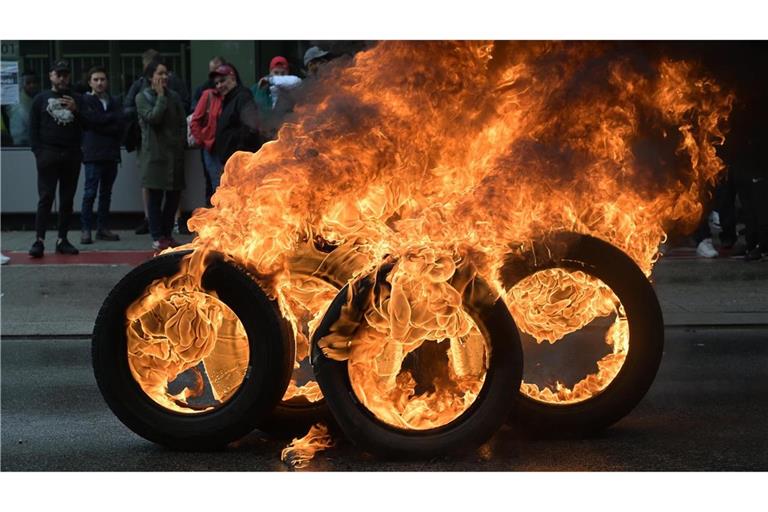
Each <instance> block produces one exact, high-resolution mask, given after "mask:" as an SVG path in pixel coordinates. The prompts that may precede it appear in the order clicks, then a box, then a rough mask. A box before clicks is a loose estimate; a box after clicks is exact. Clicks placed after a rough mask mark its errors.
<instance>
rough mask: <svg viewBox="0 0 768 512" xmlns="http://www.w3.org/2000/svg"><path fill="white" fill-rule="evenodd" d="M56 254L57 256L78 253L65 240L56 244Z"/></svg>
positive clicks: (78, 252) (75, 248)
mask: <svg viewBox="0 0 768 512" xmlns="http://www.w3.org/2000/svg"><path fill="white" fill-rule="evenodd" d="M56 252H57V253H59V254H72V255H75V254H80V251H78V250H77V247H75V246H74V245H72V244H71V243H69V240H67V239H66V238H64V239H61V240H58V241H57V242H56Z"/></svg>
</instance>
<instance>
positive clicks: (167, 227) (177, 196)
mask: <svg viewBox="0 0 768 512" xmlns="http://www.w3.org/2000/svg"><path fill="white" fill-rule="evenodd" d="M147 193H148V195H149V200H148V201H147V211H148V213H149V219H148V220H149V234H150V235H152V240H160V239H161V238H171V232H172V231H173V224H174V220H175V218H176V210H177V209H178V207H179V201H180V200H181V191H180V190H160V189H156V188H148V189H147ZM163 197H165V202H163Z"/></svg>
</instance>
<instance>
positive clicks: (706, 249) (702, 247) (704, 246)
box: [696, 238, 719, 258]
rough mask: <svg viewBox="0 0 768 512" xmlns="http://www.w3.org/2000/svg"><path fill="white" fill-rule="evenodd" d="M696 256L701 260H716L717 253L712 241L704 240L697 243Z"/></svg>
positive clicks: (709, 239)
mask: <svg viewBox="0 0 768 512" xmlns="http://www.w3.org/2000/svg"><path fill="white" fill-rule="evenodd" d="M696 254H697V255H698V256H701V257H702V258H717V256H718V254H719V253H718V252H717V250H716V249H715V248H714V247H713V246H712V239H711V238H705V239H704V240H702V241H701V242H699V245H698V247H696Z"/></svg>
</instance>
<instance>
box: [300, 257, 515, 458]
mask: <svg viewBox="0 0 768 512" xmlns="http://www.w3.org/2000/svg"><path fill="white" fill-rule="evenodd" d="M391 268H392V267H391V266H386V265H385V266H383V267H381V268H380V270H379V271H378V272H377V273H376V274H375V275H374V274H372V275H368V276H366V277H364V278H362V279H359V280H357V281H355V282H353V283H351V284H348V285H346V286H344V288H342V290H341V291H340V292H339V294H338V295H337V296H336V298H335V299H334V301H333V303H332V304H331V305H330V307H329V308H328V311H327V312H326V314H325V316H324V317H323V320H322V322H321V324H320V326H319V327H318V329H317V330H316V331H315V334H314V336H313V338H312V364H313V367H314V369H315V376H316V378H317V381H318V383H319V384H320V388H321V389H322V391H323V394H324V396H325V399H326V402H327V403H328V407H329V408H330V410H331V412H332V413H333V416H334V418H335V420H336V422H337V423H338V425H339V427H340V428H341V430H342V431H343V432H344V434H345V435H346V437H347V438H348V439H350V440H351V441H352V442H353V443H355V444H356V445H358V446H359V447H360V448H362V449H364V450H367V451H370V452H372V453H376V454H378V455H380V456H383V457H387V458H424V457H433V456H437V455H442V454H445V453H450V452H456V451H463V450H468V449H472V448H474V447H476V446H477V445H479V444H481V443H483V442H484V441H486V440H487V439H488V438H489V437H490V436H491V435H493V433H494V432H495V431H496V430H497V429H498V428H499V427H500V426H501V424H502V423H503V422H504V421H505V418H506V417H507V416H508V415H509V413H510V410H511V408H512V406H513V405H514V400H510V393H509V390H510V389H511V388H512V389H515V388H517V387H519V385H520V379H521V372H522V352H521V349H520V341H519V337H518V332H517V328H516V326H515V323H514V320H513V319H512V316H511V315H510V314H509V311H508V309H507V308H506V306H505V305H504V303H503V301H502V300H501V299H498V300H497V299H494V297H493V294H492V293H491V290H490V289H489V287H488V286H487V285H486V284H485V283H483V282H482V281H481V280H480V279H479V278H475V279H474V280H473V281H471V282H470V284H469V285H468V286H466V287H463V286H455V285H454V287H455V289H456V290H457V291H458V290H463V291H462V292H461V297H462V299H463V300H462V301H461V308H462V310H463V311H464V313H465V314H466V315H467V316H468V317H470V318H471V321H472V322H473V324H474V326H473V327H472V330H471V331H470V334H469V335H468V336H467V337H466V338H464V339H462V340H461V344H459V343H456V344H454V341H455V340H453V339H450V340H448V339H444V340H442V341H434V342H429V341H424V342H423V344H422V345H421V346H420V347H419V348H418V349H417V350H414V351H412V352H409V353H408V355H407V356H405V357H403V356H402V354H401V357H400V361H401V365H402V366H401V367H402V368H405V367H408V368H409V370H408V372H407V375H406V374H405V373H403V372H401V373H399V374H397V375H395V374H394V373H393V374H390V375H389V376H388V377H385V378H391V381H392V382H395V381H396V382H397V383H398V385H399V384H403V383H404V382H407V381H409V379H410V380H412V381H413V383H415V385H416V387H415V388H413V390H415V393H416V395H414V394H413V393H412V394H411V395H410V398H413V399H414V400H417V399H418V400H421V398H422V397H428V396H432V395H430V392H429V391H427V392H423V393H422V392H421V391H419V387H418V386H419V385H420V384H419V383H418V382H417V381H419V380H420V377H423V378H424V379H423V380H424V381H426V382H427V383H432V384H433V385H434V386H435V390H434V395H437V394H438V393H437V385H438V383H439V382H441V380H442V381H444V380H445V377H446V371H442V370H441V368H445V367H446V365H443V364H442V363H446V362H448V361H450V363H451V365H450V368H452V369H451V370H450V372H451V373H453V372H455V368H456V366H457V362H456V361H457V358H460V357H461V356H460V355H459V354H457V353H456V352H455V351H454V349H455V348H461V346H465V347H472V346H474V347H478V346H481V345H482V344H485V345H486V346H487V349H488V350H486V351H481V352H478V351H475V352H474V355H477V354H478V353H482V354H483V355H482V357H481V358H480V359H479V360H480V361H481V362H482V363H483V365H484V367H483V372H482V379H481V381H477V382H480V384H479V385H478V386H477V387H476V388H473V390H474V393H472V394H471V395H469V396H470V397H471V398H470V400H469V404H470V405H468V406H466V405H464V406H463V407H460V408H459V409H458V412H457V413H455V414H452V415H450V416H447V417H446V419H447V421H446V422H442V423H435V424H434V425H436V426H430V424H429V422H426V423H424V424H425V425H427V426H426V427H424V426H420V427H414V428H410V427H407V426H404V424H400V425H398V424H397V421H395V420H393V419H392V418H388V417H385V416H382V415H381V414H379V413H378V412H377V413H376V414H375V413H374V412H373V411H372V409H369V406H368V403H373V402H371V401H372V400H373V401H375V400H376V399H375V398H371V396H361V395H360V390H359V389H358V388H357V382H356V379H358V378H359V375H360V373H359V372H357V373H356V372H355V371H354V367H355V362H354V350H367V349H366V348H365V347H364V346H363V345H359V346H358V348H352V349H351V350H352V351H353V352H351V356H350V358H349V359H347V360H338V359H337V358H336V357H334V358H331V357H329V355H330V352H328V353H326V352H324V350H325V348H327V347H328V345H327V341H328V339H330V337H332V336H337V338H336V339H342V340H343V339H344V336H345V335H349V336H352V333H355V332H359V330H360V329H363V328H365V327H364V320H363V317H364V316H365V315H366V313H367V312H368V313H369V312H370V309H369V310H367V311H366V310H365V307H366V305H365V299H364V297H365V296H367V295H369V294H371V293H373V292H372V290H373V289H376V287H377V286H378V284H377V283H382V282H383V281H384V278H385V277H386V275H387V273H388V272H390V271H391ZM350 290H352V291H353V292H352V293H350ZM350 297H351V299H350ZM350 310H356V311H357V313H356V314H357V315H358V323H357V324H356V325H354V324H353V323H349V322H345V321H344V320H343V319H342V318H343V317H345V315H347V314H348V312H349V311H350ZM340 319H342V320H341V321H340ZM475 328H476V329H475ZM339 333H341V338H338V336H339ZM478 341H479V342H480V345H478ZM446 342H449V343H446ZM342 345H343V343H342ZM441 345H442V346H445V347H446V348H445V349H441V348H440V346H441ZM350 346H353V345H352V342H351V341H348V342H347V348H348V349H349V347H350ZM324 347H325V348H324ZM353 347H354V346H353ZM419 351H421V353H419ZM446 351H447V354H448V355H446ZM385 352H386V350H385ZM384 355H385V356H386V354H384ZM472 358H474V359H475V363H472V362H471V361H464V362H462V363H461V364H463V365H465V366H466V367H467V368H469V367H471V366H472V365H473V364H475V366H476V363H477V361H478V358H477V357H474V356H473V355H472V354H469V357H468V359H472ZM420 360H421V361H423V362H425V363H428V364H425V365H424V367H422V368H420V367H419V361H420ZM382 361H383V363H382ZM387 362H390V363H391V358H389V357H388V356H387V357H383V358H382V357H381V356H379V359H377V363H376V364H387ZM434 362H438V363H441V365H439V366H435V365H434V364H431V363H434ZM396 368H397V367H396ZM436 370H437V371H436ZM441 372H442V373H441ZM363 373H366V371H364V372H363ZM471 373H472V372H471V371H467V373H466V375H464V377H469V376H471V375H470V374H471ZM419 374H421V376H420V375H419ZM356 375H358V377H356ZM453 376H454V377H455V376H456V375H453ZM464 377H463V378H464ZM420 393H421V394H420ZM388 396H391V395H388ZM388 396H387V397H388ZM467 396H468V395H467V394H465V395H463V397H464V398H465V399H466V398H467ZM387 397H384V398H385V399H386V398H387ZM406 401H407V397H406ZM395 402H397V404H401V403H402V400H395ZM443 405H445V404H443ZM411 412H413V411H411ZM425 417H426V415H422V416H421V417H419V414H418V407H417V408H416V414H411V415H410V416H408V417H407V418H404V417H403V416H401V417H399V418H398V421H401V422H405V423H417V422H419V421H421V420H423V419H424V418H425ZM430 421H431V420H430Z"/></svg>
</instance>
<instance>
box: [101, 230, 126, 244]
mask: <svg viewBox="0 0 768 512" xmlns="http://www.w3.org/2000/svg"><path fill="white" fill-rule="evenodd" d="M96 240H105V241H107V242H117V241H118V240H120V235H118V234H117V233H113V232H111V231H110V230H108V229H105V230H102V231H97V232H96Z"/></svg>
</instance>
